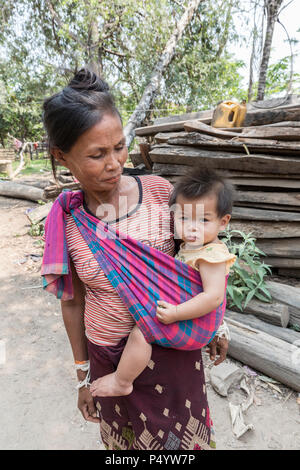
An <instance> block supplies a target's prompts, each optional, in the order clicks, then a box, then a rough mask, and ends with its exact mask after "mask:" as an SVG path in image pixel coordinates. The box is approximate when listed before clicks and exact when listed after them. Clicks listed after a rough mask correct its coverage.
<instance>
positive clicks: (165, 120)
mask: <svg viewBox="0 0 300 470" xmlns="http://www.w3.org/2000/svg"><path fill="white" fill-rule="evenodd" d="M213 112H214V110H213V109H209V110H206V111H198V112H194V113H185V114H179V115H178V114H177V115H176V114H174V115H173V116H166V117H162V118H157V119H155V120H154V122H153V125H154V126H157V125H161V124H169V123H171V122H178V121H188V120H190V119H191V120H195V119H203V118H205V119H212V116H213Z"/></svg>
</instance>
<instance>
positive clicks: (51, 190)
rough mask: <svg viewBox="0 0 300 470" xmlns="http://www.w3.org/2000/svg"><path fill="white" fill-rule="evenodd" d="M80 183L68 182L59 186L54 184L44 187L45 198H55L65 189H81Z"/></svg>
mask: <svg viewBox="0 0 300 470" xmlns="http://www.w3.org/2000/svg"><path fill="white" fill-rule="evenodd" d="M80 188H81V186H80V183H76V182H74V183H66V184H62V185H60V186H58V185H57V184H53V185H51V186H48V187H47V188H45V189H44V198H45V199H55V198H56V197H57V196H58V195H59V194H60V193H61V192H62V191H63V190H64V189H69V190H71V191H76V190H78V189H80Z"/></svg>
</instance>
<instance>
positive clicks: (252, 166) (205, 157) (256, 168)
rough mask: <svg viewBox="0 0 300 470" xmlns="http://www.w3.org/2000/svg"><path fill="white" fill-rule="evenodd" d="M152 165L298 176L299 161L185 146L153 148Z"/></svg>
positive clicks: (299, 171) (151, 154)
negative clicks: (203, 167)
mask: <svg viewBox="0 0 300 470" xmlns="http://www.w3.org/2000/svg"><path fill="white" fill-rule="evenodd" d="M149 155H150V158H151V160H152V161H153V162H154V163H163V164H165V165H188V166H197V165H205V166H206V167H210V168H216V169H219V170H239V171H249V172H254V173H261V174H263V173H271V174H277V175H278V174H290V173H293V174H294V175H296V174H297V175H300V159H296V158H291V157H290V158H288V159H287V158H284V157H282V156H281V157H275V156H272V157H271V156H269V155H258V154H256V155H250V156H249V155H246V154H243V153H240V154H230V153H226V152H220V151H214V150H206V149H200V148H194V147H188V146H181V145H180V146H179V145H178V146H177V145H176V146H175V145H165V146H157V147H156V146H155V147H152V149H151V151H150V152H149Z"/></svg>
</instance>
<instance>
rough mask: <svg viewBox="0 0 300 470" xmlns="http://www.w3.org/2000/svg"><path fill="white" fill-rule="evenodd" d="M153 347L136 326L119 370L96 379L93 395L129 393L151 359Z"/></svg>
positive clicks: (114, 395)
mask: <svg viewBox="0 0 300 470" xmlns="http://www.w3.org/2000/svg"><path fill="white" fill-rule="evenodd" d="M151 353H152V347H151V345H150V344H149V343H147V341H146V340H145V338H144V335H143V334H142V332H141V330H140V329H139V328H138V327H137V326H135V327H134V328H133V330H132V331H131V333H130V335H129V336H128V340H127V343H126V346H125V348H124V351H123V353H122V356H121V359H120V362H119V364H118V367H117V370H116V371H115V372H113V373H112V374H109V375H105V376H104V377H100V379H97V380H95V381H94V382H93V383H92V385H91V387H90V390H91V393H92V395H93V396H98V397H116V396H123V395H129V394H130V393H131V392H132V389H133V385H132V384H133V381H134V380H135V379H136V378H137V377H138V376H139V375H140V374H141V373H142V372H143V370H144V369H145V367H147V364H148V362H149V361H150V359H151Z"/></svg>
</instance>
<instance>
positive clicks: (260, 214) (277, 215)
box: [232, 207, 300, 222]
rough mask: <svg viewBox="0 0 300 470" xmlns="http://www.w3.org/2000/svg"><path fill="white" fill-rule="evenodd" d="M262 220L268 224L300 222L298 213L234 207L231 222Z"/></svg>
mask: <svg viewBox="0 0 300 470" xmlns="http://www.w3.org/2000/svg"><path fill="white" fill-rule="evenodd" d="M236 219H237V220H262V221H270V222H283V221H286V222H300V213H299V212H282V211H272V210H265V209H253V208H251V207H234V208H233V211H232V220H236Z"/></svg>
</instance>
